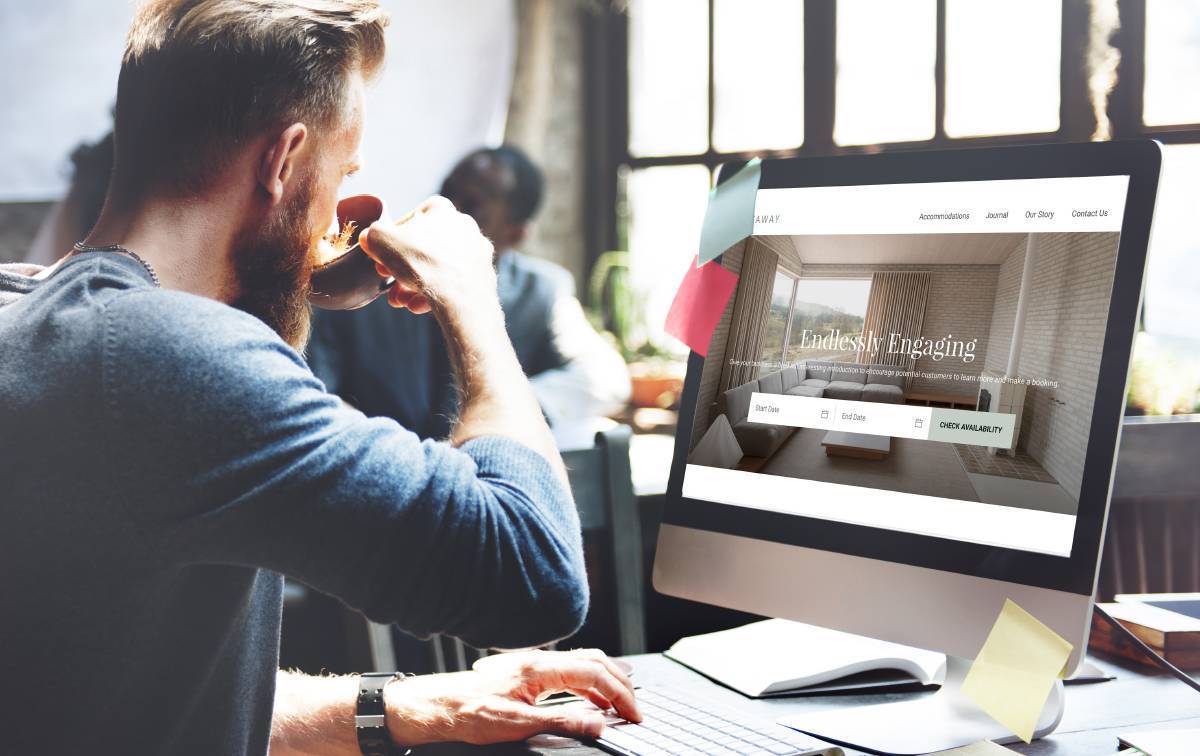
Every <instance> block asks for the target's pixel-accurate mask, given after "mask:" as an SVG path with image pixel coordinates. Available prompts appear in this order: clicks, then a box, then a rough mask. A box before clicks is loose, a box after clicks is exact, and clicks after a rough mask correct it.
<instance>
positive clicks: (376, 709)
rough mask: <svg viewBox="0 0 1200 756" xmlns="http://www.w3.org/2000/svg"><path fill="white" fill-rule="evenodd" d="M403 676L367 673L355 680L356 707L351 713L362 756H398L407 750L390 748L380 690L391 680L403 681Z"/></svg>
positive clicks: (387, 673)
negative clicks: (356, 690)
mask: <svg viewBox="0 0 1200 756" xmlns="http://www.w3.org/2000/svg"><path fill="white" fill-rule="evenodd" d="M407 676H408V675H406V674H405V673H403V672H394V673H393V672H371V673H368V674H364V675H360V676H359V679H358V703H357V705H356V707H355V711H354V733H355V736H356V737H357V738H358V749H359V750H360V751H362V754H363V756H398V754H402V753H408V749H403V750H399V749H396V748H393V747H392V740H391V738H390V737H389V736H388V729H387V721H386V719H385V718H384V714H385V709H384V705H383V689H384V687H385V686H386V685H387V684H388V683H390V682H391V681H392V680H402V679H404V678H405V677H407Z"/></svg>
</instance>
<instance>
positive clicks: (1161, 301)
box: [1143, 144, 1200, 356]
mask: <svg viewBox="0 0 1200 756" xmlns="http://www.w3.org/2000/svg"><path fill="white" fill-rule="evenodd" d="M1197 197H1200V144H1180V145H1167V146H1166V148H1165V149H1164V152H1163V171H1162V181H1161V182H1160V184H1159V191H1158V201H1157V206H1156V207H1155V209H1154V236H1153V238H1152V239H1151V242H1150V243H1151V247H1150V255H1149V258H1148V259H1147V261H1146V292H1147V294H1146V307H1145V318H1144V323H1143V325H1144V327H1145V328H1146V330H1147V331H1150V332H1151V333H1154V334H1156V335H1163V336H1167V337H1175V338H1177V339H1180V340H1188V339H1191V340H1194V339H1196V320H1197V315H1200V309H1198V308H1197V305H1196V292H1197V291H1200V217H1198V216H1197V215H1196V206H1197V204H1196V198H1197ZM1183 343H1185V342H1181V345H1183ZM1189 351H1196V352H1200V345H1193V348H1192V350H1189ZM1196 356H1200V354H1197V355H1196Z"/></svg>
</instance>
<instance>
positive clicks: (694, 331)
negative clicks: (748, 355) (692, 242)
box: [667, 256, 738, 357]
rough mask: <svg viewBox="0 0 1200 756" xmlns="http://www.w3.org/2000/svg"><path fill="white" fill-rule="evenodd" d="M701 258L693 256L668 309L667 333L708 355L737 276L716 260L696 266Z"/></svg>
mask: <svg viewBox="0 0 1200 756" xmlns="http://www.w3.org/2000/svg"><path fill="white" fill-rule="evenodd" d="M698 259H699V256H697V257H696V258H693V259H692V264H691V265H689V266H688V269H687V273H685V274H684V276H683V283H681V284H679V291H677V292H675V301H673V302H671V309H670V310H669V311H668V312H667V333H669V334H671V335H672V336H674V337H675V338H677V339H679V340H680V341H682V342H683V343H685V344H687V345H688V346H689V347H691V348H692V351H693V352H695V353H697V354H699V355H700V356H701V357H707V356H708V343H709V342H710V341H712V334H713V330H714V329H716V327H717V322H718V321H720V319H721V313H723V312H725V305H726V304H728V303H729V298H730V297H731V296H733V290H734V289H735V288H736V287H737V282H738V277H737V273H734V272H733V271H730V270H726V269H725V268H723V267H721V266H720V265H719V264H716V263H714V264H712V265H705V266H703V267H700V268H697V267H696V262H697V260H698Z"/></svg>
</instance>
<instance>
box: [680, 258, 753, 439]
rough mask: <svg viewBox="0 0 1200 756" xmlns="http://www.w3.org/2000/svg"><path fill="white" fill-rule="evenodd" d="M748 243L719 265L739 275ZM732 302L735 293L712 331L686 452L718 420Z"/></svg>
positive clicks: (722, 260)
mask: <svg viewBox="0 0 1200 756" xmlns="http://www.w3.org/2000/svg"><path fill="white" fill-rule="evenodd" d="M748 243H749V241H748V240H747V241H742V242H739V243H737V244H735V245H734V246H733V247H730V248H729V249H728V250H726V252H725V254H723V255H721V265H722V266H724V267H725V268H728V269H729V270H732V271H733V272H734V273H741V270H742V256H743V255H744V254H745V251H746V244H748ZM709 264H710V265H711V264H712V263H709ZM735 299H737V292H736V291H735V292H734V295H733V296H731V297H730V298H729V303H728V304H727V305H725V312H723V313H721V319H720V321H718V322H717V327H716V328H715V329H714V330H713V336H712V341H711V342H709V346H708V357H707V358H706V359H705V360H704V370H703V371H701V373H700V390H699V391H698V392H697V398H696V416H695V420H694V422H693V423H692V440H691V443H690V444H689V446H688V448H689V449H690V448H691V447H694V446H695V445H696V443H697V442H698V441H699V440H700V437H701V436H703V435H704V431H706V430H708V426H710V425H712V421H713V420H714V419H716V416H717V411H718V410H717V404H718V397H717V388H718V386H719V385H720V382H721V367H722V365H724V364H725V347H726V345H727V343H728V341H729V321H730V318H731V317H732V316H733V302H734V300H735Z"/></svg>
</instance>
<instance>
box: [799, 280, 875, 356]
mask: <svg viewBox="0 0 1200 756" xmlns="http://www.w3.org/2000/svg"><path fill="white" fill-rule="evenodd" d="M870 293H871V279H869V278H852V279H838V278H801V279H798V280H797V281H796V298H795V303H794V304H793V306H792V317H791V322H792V327H791V330H790V333H789V337H790V338H789V339H788V346H787V359H786V362H788V363H789V364H790V363H795V362H800V361H801V360H833V361H847V362H852V361H854V359H855V355H854V353H853V352H844V351H833V352H830V351H828V350H822V349H820V348H817V347H812V346H808V345H807V343H811V342H812V341H813V339H814V337H815V338H820V337H821V336H825V335H827V334H830V333H833V332H835V331H836V332H838V334H839V335H841V336H847V337H851V338H853V337H855V336H858V335H860V334H861V333H862V330H863V320H864V319H865V318H866V316H867V297H868V296H869V295H870Z"/></svg>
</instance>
